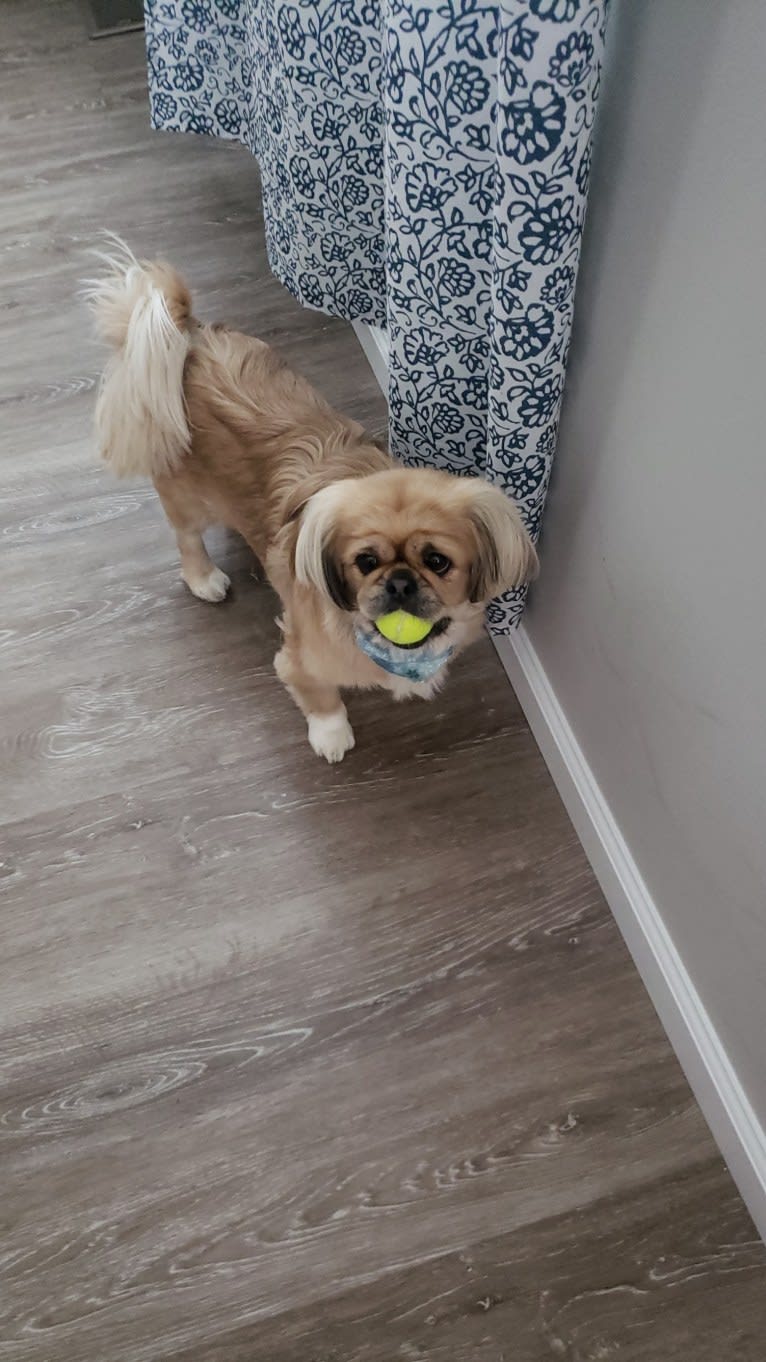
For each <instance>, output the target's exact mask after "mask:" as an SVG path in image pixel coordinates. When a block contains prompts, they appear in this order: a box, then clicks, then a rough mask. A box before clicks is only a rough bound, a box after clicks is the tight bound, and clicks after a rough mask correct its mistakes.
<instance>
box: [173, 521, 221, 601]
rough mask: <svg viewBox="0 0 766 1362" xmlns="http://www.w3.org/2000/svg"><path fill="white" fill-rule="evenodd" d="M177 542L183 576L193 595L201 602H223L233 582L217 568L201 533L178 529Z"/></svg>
mask: <svg viewBox="0 0 766 1362" xmlns="http://www.w3.org/2000/svg"><path fill="white" fill-rule="evenodd" d="M176 541H177V543H178V552H179V553H180V555H181V576H182V577H183V579H184V581H185V582H186V585H187V586H188V588H189V590H190V591H191V593H192V595H193V596H197V597H198V598H199V599H200V600H201V601H222V600H223V599H224V597H225V595H226V592H227V591H228V589H229V587H230V586H231V581H230V579H229V578H228V577H227V576H226V573H225V572H222V571H221V569H220V568H219V567H216V565H215V563H214V562H213V560H212V558H211V557H210V555H209V554H208V551H207V549H206V548H205V544H204V542H203V539H202V535H201V534H200V531H199V530H179V529H177V530H176Z"/></svg>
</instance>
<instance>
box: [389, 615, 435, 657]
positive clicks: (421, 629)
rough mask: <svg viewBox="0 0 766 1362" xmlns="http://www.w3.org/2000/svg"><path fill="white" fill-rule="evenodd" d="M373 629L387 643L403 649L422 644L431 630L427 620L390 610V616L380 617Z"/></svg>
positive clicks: (431, 626)
mask: <svg viewBox="0 0 766 1362" xmlns="http://www.w3.org/2000/svg"><path fill="white" fill-rule="evenodd" d="M375 627H376V629H377V630H378V631H379V632H380V633H381V634H382V635H383V637H384V638H387V639H388V641H389V643H400V644H402V646H403V647H405V648H407V647H411V646H412V644H414V643H422V642H423V639H424V638H428V635H429V634H430V632H431V630H432V629H433V625H432V624H430V623H429V622H428V620H421V619H419V618H418V616H417V615H409V614H408V613H407V611H406V610H392V611H391V614H390V615H381V617H380V619H378V620H376V621H375Z"/></svg>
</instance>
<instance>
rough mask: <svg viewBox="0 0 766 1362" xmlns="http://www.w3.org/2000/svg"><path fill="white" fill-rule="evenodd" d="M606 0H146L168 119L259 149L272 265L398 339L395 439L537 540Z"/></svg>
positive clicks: (290, 281)
mask: <svg viewBox="0 0 766 1362" xmlns="http://www.w3.org/2000/svg"><path fill="white" fill-rule="evenodd" d="M607 5H608V0H592V3H591V2H590V0H501V3H490V2H489V0H431V3H422V0H421V2H419V0H366V2H365V0H295V3H287V2H286V0H146V26H147V50H148V59H149V78H150V93H151V107H152V121H153V125H154V126H155V127H157V128H164V129H172V130H180V131H187V132H201V133H213V134H215V135H217V136H219V137H230V138H237V139H239V140H240V141H243V142H244V143H245V144H246V145H247V146H248V147H249V148H250V149H251V151H252V152H253V153H254V154H255V156H257V158H258V162H259V164H260V169H261V178H262V184H263V201H264V215H265V222H266V240H267V245H268V251H269V259H270V263H271V267H272V269H273V271H274V273H275V274H276V275H277V277H278V278H279V279H281V280H282V282H283V283H284V284H286V286H287V287H288V288H289V289H290V291H291V292H292V293H293V294H294V295H295V296H296V298H298V299H299V300H300V301H301V302H302V303H304V304H306V305H307V306H309V307H314V308H320V309H322V310H323V311H325V312H330V313H334V314H336V315H338V316H341V317H346V318H348V319H349V320H361V321H366V322H370V323H372V324H374V325H377V326H381V327H385V328H386V330H387V332H388V338H389V360H390V390H389V405H390V436H391V448H392V450H393V451H394V453H395V454H397V455H398V456H399V457H400V458H401V459H402V460H404V461H405V462H408V463H412V464H426V465H428V464H430V465H438V466H441V467H444V468H447V469H449V470H451V471H452V472H456V473H465V474H471V473H481V474H483V475H485V476H487V477H489V478H491V479H492V480H494V481H496V482H498V483H500V484H501V485H502V486H503V487H505V488H506V489H508V490H509V491H510V492H511V494H512V495H513V496H514V497H515V499H516V501H517V502H518V505H519V508H520V510H521V513H522V515H523V517H524V519H525V522H526V524H527V526H528V528H529V529H530V531H531V533H532V535H533V537H534V538H536V537H537V534H538V531H539V527H540V518H541V514H542V509H543V503H544V501H545V494H546V489H547V485H548V479H549V476H550V469H551V460H552V457H553V450H554V447H555V443H556V431H557V426H558V418H559V409H560V404H561V396H562V391H563V386H564V372H565V366H566V356H567V347H568V343H569V335H570V329H571V323H572V308H573V298H574V287H575V280H576V275H577V264H578V259H579V252H580V237H581V232H582V224H583V217H584V213H585V201H586V195H587V187H588V171H589V165H590V144H591V130H592V126H593V119H594V113H595V108H596V103H597V98H598V88H599V71H600V63H601V56H602V51H603V41H604V28H605V24H606V10H607ZM522 605H523V596H522V593H509V594H508V595H507V596H506V597H504V598H503V599H502V600H499V601H496V602H495V603H494V604H493V606H492V607H491V610H490V623H491V626H492V628H493V629H494V630H495V632H499V633H504V632H507V630H508V629H509V628H510V627H512V626H513V625H514V624H515V623H516V622H517V621H518V618H519V616H520V614H521V610H522Z"/></svg>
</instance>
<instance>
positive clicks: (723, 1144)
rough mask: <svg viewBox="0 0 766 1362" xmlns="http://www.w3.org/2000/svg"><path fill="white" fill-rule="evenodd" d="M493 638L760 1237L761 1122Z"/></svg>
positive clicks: (500, 642) (576, 779)
mask: <svg viewBox="0 0 766 1362" xmlns="http://www.w3.org/2000/svg"><path fill="white" fill-rule="evenodd" d="M354 330H355V331H356V334H357V336H358V337H359V340H360V342H361V344H362V347H363V349H364V352H365V354H366V356H367V358H368V360H369V362H370V365H371V367H372V370H373V373H374V374H375V377H376V378H377V380H378V382H379V384H380V386H381V388H382V389H383V391H384V392H386V391H387V389H388V342H387V338H386V334H385V332H384V331H379V330H377V328H374V327H369V326H366V325H365V324H364V323H363V322H356V323H354ZM495 643H496V646H497V651H498V653H499V655H500V659H501V661H502V663H503V666H504V667H505V670H506V672H507V673H508V676H509V678H510V681H511V684H512V686H513V688H514V690H515V691H516V694H517V696H518V698H519V701H520V703H521V707H522V709H523V710H524V714H525V715H526V718H527V720H528V722H529V726H530V728H531V729H532V732H533V733H534V735H535V738H536V740H537V743H538V746H539V748H540V751H541V752H542V754H543V757H544V758H545V761H546V763H547V766H548V769H549V771H550V773H551V775H552V777H553V780H554V782H555V785H556V788H557V790H558V792H559V794H560V795H561V798H562V800H563V801H564V805H565V807H566V810H567V812H568V814H569V817H570V818H571V820H572V822H573V824H574V827H575V830H576V832H577V835H578V837H579V838H580V841H581V842H582V844H583V847H584V849H585V854H586V855H587V857H588V859H589V861H590V863H591V865H592V867H593V870H594V872H595V874H596V877H597V879H598V881H599V884H600V885H601V888H602V890H603V892H604V897H605V898H606V901H607V903H608V904H609V907H610V909H611V910H612V913H613V914H614V917H615V920H616V922H617V925H618V927H619V928H620V931H621V932H622V935H623V937H624V938H625V941H626V943H627V946H628V949H629V950H630V953H631V955H632V956H633V959H634V961H635V963H636V966H637V968H638V971H639V973H640V975H641V978H642V979H643V981H644V984H645V986H646V989H647V991H648V993H649V996H650V997H651V999H652V1002H653V1003H654V1006H655V1008H656V1009H657V1013H658V1015H659V1018H660V1021H661V1022H662V1025H663V1026H664V1028H665V1031H666V1033H667V1035H668V1038H669V1040H670V1043H671V1045H672V1046H673V1049H674V1050H675V1052H676V1054H677V1056H678V1059H679V1061H680V1063H681V1065H682V1066H683V1069H684V1072H685V1074H686V1077H687V1078H688V1080H689V1084H690V1086H691V1089H692V1091H693V1093H694V1095H695V1097H696V1099H697V1101H698V1102H699V1105H700V1107H701V1109H702V1111H703V1113H704V1115H705V1117H706V1119H707V1122H708V1125H709V1126H710V1129H711V1131H712V1133H713V1136H714V1138H715V1140H716V1142H717V1144H718V1147H719V1149H720V1150H721V1153H722V1154H723V1157H724V1159H725V1160H726V1163H727V1164H728V1167H729V1171H730V1172H731V1175H732V1177H733V1178H734V1181H735V1182H736V1184H737V1186H738V1188H739V1190H740V1192H741V1194H742V1197H743V1199H744V1201H745V1203H746V1205H747V1207H748V1210H749V1211H750V1214H751V1215H752V1217H753V1220H754V1221H755V1224H756V1226H757V1228H758V1231H759V1233H760V1234H761V1236H762V1238H764V1239H766V1131H764V1129H763V1127H762V1126H761V1124H760V1122H759V1121H758V1118H757V1116H756V1114H755V1112H754V1110H753V1108H752V1106H751V1105H750V1101H749V1099H748V1097H747V1094H746V1093H745V1091H744V1089H743V1087H742V1084H741V1083H740V1081H739V1078H738V1077H737V1073H736V1071H735V1069H734V1067H733V1065H732V1063H731V1060H730V1059H729V1056H728V1054H727V1053H726V1050H725V1048H724V1045H723V1043H722V1041H721V1038H720V1036H719V1035H718V1032H717V1031H716V1029H715V1027H714V1026H713V1023H712V1021H711V1019H710V1016H709V1014H708V1012H707V1009H706V1008H705V1006H704V1004H703V1002H702V999H701V998H700V996H699V993H698V992H697V990H696V988H695V986H694V984H693V982H692V979H691V977H690V975H689V972H688V970H687V969H686V966H685V965H684V962H683V960H682V958H681V956H680V955H679V953H678V951H677V950H676V947H675V946H674V944H673V941H672V940H671V937H670V934H669V932H668V930H667V928H666V926H665V923H664V922H663V920H662V915H661V913H660V910H659V907H658V905H657V904H656V903H655V901H654V899H653V898H652V896H651V894H650V893H649V889H648V888H647V885H646V883H645V882H644V880H643V878H642V877H641V874H640V872H639V869H638V866H637V865H636V863H635V861H634V859H633V857H632V855H631V852H630V848H629V847H628V845H627V843H626V841H625V838H624V837H623V835H622V833H621V831H620V828H619V826H618V824H617V822H616V820H615V818H614V815H613V814H612V811H611V809H610V808H609V805H608V804H607V802H606V800H605V798H604V796H603V794H602V792H601V790H600V788H599V786H598V783H597V781H596V778H595V776H594V774H593V772H592V770H591V768H590V766H589V765H588V762H587V759H586V756H585V753H584V752H583V750H582V748H581V747H580V745H579V743H578V741H577V739H576V738H575V735H574V733H573V731H572V728H571V726H570V724H569V720H568V719H567V716H566V714H565V712H564V710H563V709H562V707H561V705H560V704H559V701H558V698H557V696H556V694H555V693H554V691H553V688H552V686H551V684H550V681H549V680H548V676H547V674H546V672H545V670H544V668H543V666H542V663H541V661H540V658H539V657H538V655H537V653H536V652H535V649H534V648H533V646H532V643H531V642H530V639H529V636H528V635H527V633H526V630H525V629H524V626H523V625H522V626H521V628H519V629H517V630H516V631H515V633H514V634H513V635H511V636H510V637H509V638H498V639H496V640H495Z"/></svg>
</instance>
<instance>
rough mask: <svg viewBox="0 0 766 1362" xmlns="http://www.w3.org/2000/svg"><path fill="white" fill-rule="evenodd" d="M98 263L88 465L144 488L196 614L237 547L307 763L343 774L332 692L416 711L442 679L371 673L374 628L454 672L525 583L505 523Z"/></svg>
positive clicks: (255, 357)
mask: <svg viewBox="0 0 766 1362" xmlns="http://www.w3.org/2000/svg"><path fill="white" fill-rule="evenodd" d="M106 260H107V265H108V271H107V273H106V275H105V276H104V277H103V278H101V279H99V280H96V281H93V282H91V283H90V284H89V285H88V288H87V294H88V297H89V300H90V302H91V305H92V307H93V309H94V312H95V316H96V320H97V325H98V329H99V332H100V334H101V336H102V337H103V338H104V339H105V340H106V341H108V342H109V343H110V344H111V345H112V346H113V347H114V351H115V353H114V355H113V356H112V358H111V359H110V360H109V363H108V365H107V368H106V371H105V373H104V377H103V380H102V385H101V392H100V395H99V399H98V405H97V410H96V424H97V428H98V435H99V442H100V449H101V454H102V456H103V458H104V459H105V460H106V462H107V464H108V465H109V466H110V468H111V469H112V470H113V472H114V473H116V474H117V475H118V476H134V475H137V474H139V475H145V476H147V477H149V478H151V479H152V480H153V482H154V485H155V487H156V489H157V492H158V494H159V496H160V499H161V501H162V504H163V507H164V509H165V513H166V515H167V517H168V520H169V521H170V523H171V525H172V526H173V528H174V529H175V532H176V538H177V541H178V548H179V551H180V555H181V575H182V577H183V579H184V581H185V582H186V584H187V585H188V587H189V589H190V590H191V591H192V592H193V593H194V595H195V596H198V597H199V598H200V599H201V600H205V601H221V600H223V598H224V597H225V595H226V592H227V590H228V587H229V579H228V577H227V576H226V575H225V573H223V572H222V571H221V570H220V568H218V567H216V566H215V564H214V563H213V562H212V561H211V559H210V558H209V557H208V554H207V551H206V549H205V545H204V543H203V540H202V534H203V531H204V530H205V529H206V527H207V526H209V525H212V524H222V525H227V526H229V527H230V528H232V529H234V530H237V531H238V532H239V533H240V534H241V535H242V536H243V537H244V538H245V539H246V540H247V542H248V544H250V545H251V547H252V548H253V550H254V552H255V553H256V554H257V555H258V558H259V559H260V560H261V562H262V563H263V565H264V566H265V568H266V571H267V573H268V575H269V578H270V580H271V582H272V584H273V585H274V587H275V589H276V590H277V591H278V593H279V595H280V597H281V599H282V605H283V608H284V614H283V619H282V621H281V625H282V630H283V634H284V639H283V644H282V648H281V650H280V651H279V653H278V654H277V658H276V662H275V666H276V670H277V673H278V675H279V676H280V678H281V679H282V681H283V682H284V684H285V685H286V686H287V688H288V690H289V692H290V694H291V695H292V697H293V699H294V700H295V702H296V704H297V705H298V706H299V708H300V709H301V710H302V711H303V713H304V714H305V716H306V719H307V721H308V731H309V741H310V743H311V746H312V747H313V749H314V751H315V752H317V753H318V754H319V755H320V756H323V757H326V758H327V760H328V761H340V760H341V758H342V757H343V756H344V754H345V753H346V752H347V751H349V749H350V748H351V747H353V745H354V735H353V733H352V730H351V726H350V724H349V722H348V718H347V715H346V709H345V706H344V704H343V702H342V700H341V695H340V691H341V689H342V688H344V687H360V686H361V687H371V686H381V687H383V688H385V689H387V690H389V691H391V692H393V694H394V695H396V696H397V697H403V696H405V695H421V696H423V697H425V698H428V697H430V696H431V695H432V694H433V693H434V691H435V690H436V689H437V688H438V686H439V685H440V684H441V682H442V679H443V676H444V674H445V673H446V667H442V668H441V669H440V670H439V673H438V675H436V676H433V677H432V678H431V679H429V680H425V681H424V680H417V679H416V680H413V679H411V677H409V676H407V675H404V676H403V675H394V674H391V672H390V671H388V670H385V669H384V668H383V666H381V665H378V663H377V662H376V661H374V660H372V658H371V657H370V656H369V655H368V653H367V652H366V651H364V650H363V647H362V646H361V645H365V647H366V646H367V645H368V644H369V643H371V641H372V640H373V639H374V638H375V637H377V638H379V635H376V629H375V623H374V621H375V620H376V619H379V618H381V616H383V615H384V614H386V613H387V612H389V611H393V610H397V609H406V610H407V611H408V612H409V613H410V614H414V615H418V616H420V617H421V618H422V619H424V620H428V621H430V622H432V623H433V626H434V627H433V629H432V632H431V634H430V635H429V637H428V638H427V639H426V641H425V642H424V643H422V644H421V645H419V648H418V650H417V651H418V653H419V655H420V657H421V659H426V660H427V659H428V657H430V656H433V657H435V658H437V659H438V658H439V657H442V656H444V657H446V656H447V655H448V654H450V655H452V656H454V654H456V653H457V652H459V651H460V650H461V649H462V648H464V647H465V646H466V644H468V643H470V642H471V640H472V639H474V638H476V636H477V635H478V634H479V632H480V630H481V626H482V620H483V616H484V608H485V605H486V603H487V602H488V601H489V600H490V599H491V598H492V597H493V596H495V595H497V594H498V593H499V592H500V591H502V590H504V589H506V588H508V587H512V586H517V585H520V584H521V583H522V582H524V581H527V580H529V579H530V578H531V577H532V576H534V574H535V572H536V568H537V558H536V555H535V551H534V548H533V547H532V544H531V542H530V540H529V537H528V535H527V533H526V531H525V530H524V527H523V525H522V523H521V520H520V518H519V515H518V512H517V511H516V509H515V507H514V506H513V504H512V502H511V501H510V500H509V499H508V498H507V497H505V496H504V495H503V493H502V492H500V491H499V490H498V489H497V488H494V487H492V486H491V485H490V484H489V483H487V482H484V481H482V480H480V479H476V478H457V477H452V476H450V475H449V474H447V473H441V472H437V471H435V470H425V471H420V470H408V469H405V468H402V467H401V466H399V465H398V464H396V463H395V462H394V460H393V459H392V458H391V457H390V456H389V455H388V454H386V453H384V452H383V451H382V450H381V449H379V448H378V447H377V446H376V445H375V444H373V443H372V442H371V441H370V440H369V439H368V438H367V437H366V436H365V433H364V431H363V430H362V428H361V426H359V425H358V424H357V423H356V422H354V421H351V420H349V419H347V418H346V417H343V416H340V415H338V413H337V412H335V411H333V410H332V409H331V408H330V407H329V406H328V405H327V403H326V402H324V401H323V399H322V398H321V397H320V396H319V394H318V393H317V392H315V391H314V389H313V388H312V387H311V385H310V384H309V383H307V382H306V380H305V379H303V378H301V377H299V376H298V375H297V374H295V373H293V372H292V370H290V369H289V368H288V367H287V365H286V364H284V362H283V361H282V360H281V359H280V358H279V356H278V355H276V354H275V352H274V351H273V350H271V349H270V348H269V347H268V346H267V345H265V344H264V343H263V341H259V340H254V339H253V338H252V337H250V336H244V335H241V334H240V333H239V332H236V331H228V330H227V329H226V328H225V327H223V326H205V325H201V324H200V323H198V322H197V321H195V320H194V318H193V317H192V314H191V299H190V295H189V290H188V288H187V286H186V284H185V283H184V281H183V280H182V279H181V278H180V276H179V275H178V274H177V273H176V272H175V271H174V270H173V269H172V268H171V267H170V266H168V265H166V264H162V263H157V264H152V263H147V262H139V261H137V260H136V259H135V258H134V257H133V256H132V255H131V253H130V252H129V251H128V250H127V248H126V247H123V246H122V244H121V243H120V245H119V250H118V253H117V254H115V255H114V256H109V257H106ZM381 642H382V640H381ZM396 655H397V657H398V656H400V655H404V650H403V649H398V650H396ZM405 661H406V658H405Z"/></svg>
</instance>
